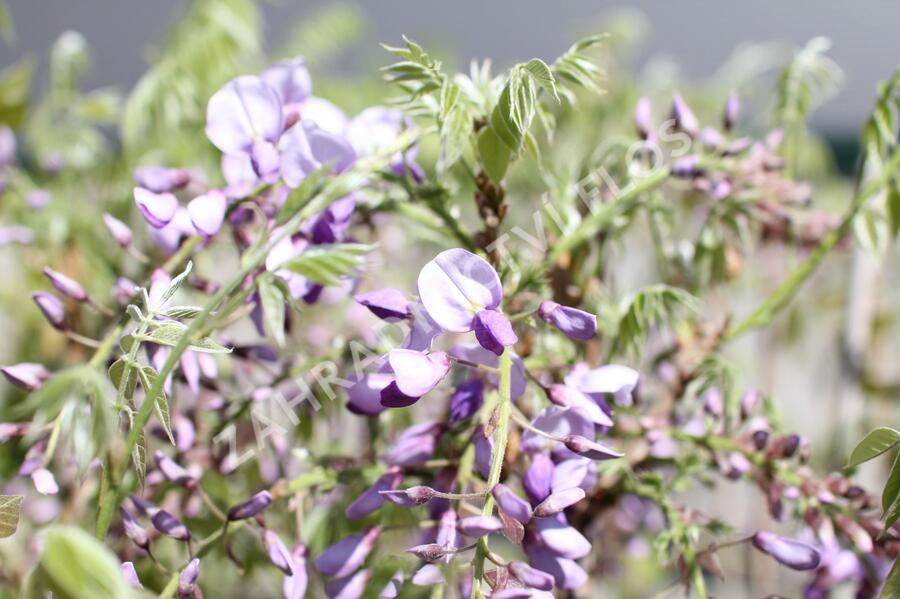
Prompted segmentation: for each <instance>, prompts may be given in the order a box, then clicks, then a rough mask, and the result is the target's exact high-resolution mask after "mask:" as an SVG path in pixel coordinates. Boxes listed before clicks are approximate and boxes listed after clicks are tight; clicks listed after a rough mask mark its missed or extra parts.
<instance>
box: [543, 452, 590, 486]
mask: <svg viewBox="0 0 900 599" xmlns="http://www.w3.org/2000/svg"><path fill="white" fill-rule="evenodd" d="M593 464H594V463H593V462H592V461H591V460H589V459H588V458H581V457H577V458H573V459H571V460H564V461H562V462H560V463H558V464H556V466H555V467H554V468H553V477H552V478H551V480H550V492H551V493H557V492H559V491H562V490H565V489H571V488H572V487H581V488H582V489H584V486H585V482H586V481H587V480H588V475H589V474H590V473H591V472H592V468H594V465H593ZM585 490H586V489H585Z"/></svg>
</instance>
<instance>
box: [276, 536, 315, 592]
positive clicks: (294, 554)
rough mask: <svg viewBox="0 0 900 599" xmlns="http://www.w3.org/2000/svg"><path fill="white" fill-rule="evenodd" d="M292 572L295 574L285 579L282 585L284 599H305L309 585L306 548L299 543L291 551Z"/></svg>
mask: <svg viewBox="0 0 900 599" xmlns="http://www.w3.org/2000/svg"><path fill="white" fill-rule="evenodd" d="M291 570H293V574H291V575H290V576H285V577H284V582H283V583H282V585H281V590H282V593H283V594H284V599H303V597H304V596H305V595H306V587H307V585H308V583H309V574H308V573H307V571H306V546H305V545H302V544H300V543H298V544H297V545H295V546H294V549H293V550H292V551H291Z"/></svg>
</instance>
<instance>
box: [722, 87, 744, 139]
mask: <svg viewBox="0 0 900 599" xmlns="http://www.w3.org/2000/svg"><path fill="white" fill-rule="evenodd" d="M740 108H741V101H740V98H739V97H738V95H737V92H736V91H734V90H732V91H731V93H729V94H728V100H726V101H725V109H724V110H723V111H722V127H723V128H724V129H725V131H731V130H732V129H734V124H735V123H736V122H737V117H738V112H739V111H740Z"/></svg>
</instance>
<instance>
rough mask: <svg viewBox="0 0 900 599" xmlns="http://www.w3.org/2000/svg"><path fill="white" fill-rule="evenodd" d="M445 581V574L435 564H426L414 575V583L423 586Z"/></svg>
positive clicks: (431, 585)
mask: <svg viewBox="0 0 900 599" xmlns="http://www.w3.org/2000/svg"><path fill="white" fill-rule="evenodd" d="M443 582H444V574H443V572H441V569H440V568H438V567H437V566H435V565H434V564H425V565H424V566H422V567H421V568H419V569H418V571H416V573H415V574H413V575H412V583H413V584H415V585H418V586H423V587H433V586H435V585H438V584H442V583H443Z"/></svg>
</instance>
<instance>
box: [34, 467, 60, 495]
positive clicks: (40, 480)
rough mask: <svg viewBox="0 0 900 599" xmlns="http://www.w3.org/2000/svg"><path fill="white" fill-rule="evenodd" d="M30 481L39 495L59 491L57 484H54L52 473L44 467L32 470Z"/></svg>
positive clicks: (54, 493)
mask: <svg viewBox="0 0 900 599" xmlns="http://www.w3.org/2000/svg"><path fill="white" fill-rule="evenodd" d="M31 482H33V483H34V488H35V489H37V492H38V493H40V494H41V495H56V494H57V493H59V485H57V484H56V479H55V478H53V473H52V472H50V471H49V470H47V469H46V468H38V469H37V470H35V471H34V472H32V473H31Z"/></svg>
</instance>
